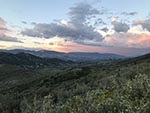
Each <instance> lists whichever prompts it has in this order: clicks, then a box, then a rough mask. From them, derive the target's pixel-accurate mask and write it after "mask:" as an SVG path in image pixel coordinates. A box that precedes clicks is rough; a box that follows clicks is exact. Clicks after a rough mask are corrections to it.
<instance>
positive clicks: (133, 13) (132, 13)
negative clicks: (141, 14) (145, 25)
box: [121, 12, 138, 16]
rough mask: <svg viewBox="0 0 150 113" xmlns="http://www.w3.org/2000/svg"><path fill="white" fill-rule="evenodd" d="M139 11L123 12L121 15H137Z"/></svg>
mask: <svg viewBox="0 0 150 113" xmlns="http://www.w3.org/2000/svg"><path fill="white" fill-rule="evenodd" d="M137 14H138V13H137V12H122V13H121V15H125V16H135V15H137Z"/></svg>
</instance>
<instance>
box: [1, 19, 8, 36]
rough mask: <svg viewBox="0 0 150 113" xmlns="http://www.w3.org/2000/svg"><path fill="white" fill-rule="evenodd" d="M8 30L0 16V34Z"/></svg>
mask: <svg viewBox="0 0 150 113" xmlns="http://www.w3.org/2000/svg"><path fill="white" fill-rule="evenodd" d="M8 31H9V30H8V29H7V28H6V21H5V20H4V19H2V18H1V17H0V34H3V33H6V32H8Z"/></svg>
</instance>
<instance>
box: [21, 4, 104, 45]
mask: <svg viewBox="0 0 150 113" xmlns="http://www.w3.org/2000/svg"><path fill="white" fill-rule="evenodd" d="M97 14H99V11H98V10H96V9H94V8H93V7H92V6H91V5H89V4H86V3H80V4H76V6H74V7H71V8H70V11H69V15H70V21H63V22H62V21H61V20H57V21H56V22H54V23H50V24H45V23H39V24H35V25H34V28H33V29H25V30H24V31H22V32H21V33H22V34H23V35H27V36H32V37H41V38H42V37H43V38H52V37H54V36H58V37H61V38H64V39H65V40H73V41H75V42H77V43H78V42H84V44H85V43H86V40H92V41H101V40H102V39H103V38H102V35H101V34H100V33H98V32H97V31H96V30H95V28H94V27H93V26H91V25H88V24H85V23H86V21H87V19H88V17H90V16H94V15H97ZM79 40H80V41H79Z"/></svg>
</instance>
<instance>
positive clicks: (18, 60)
mask: <svg viewBox="0 0 150 113" xmlns="http://www.w3.org/2000/svg"><path fill="white" fill-rule="evenodd" d="M0 64H11V65H19V66H21V67H28V68H40V67H49V66H69V65H73V64H76V63H75V62H72V61H65V60H61V59H57V58H41V57H38V56H35V55H32V54H29V53H24V52H19V53H15V54H14V53H8V52H0Z"/></svg>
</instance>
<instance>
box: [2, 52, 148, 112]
mask: <svg viewBox="0 0 150 113" xmlns="http://www.w3.org/2000/svg"><path fill="white" fill-rule="evenodd" d="M149 112H150V54H148V55H145V56H141V57H137V58H130V59H125V60H106V61H103V62H102V61H100V62H97V64H86V63H84V64H80V65H78V66H77V65H72V66H68V67H61V68H60V67H44V68H38V69H37V68H33V69H28V70H26V69H25V68H22V67H21V66H20V65H12V64H1V65H0V113H149Z"/></svg>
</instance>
